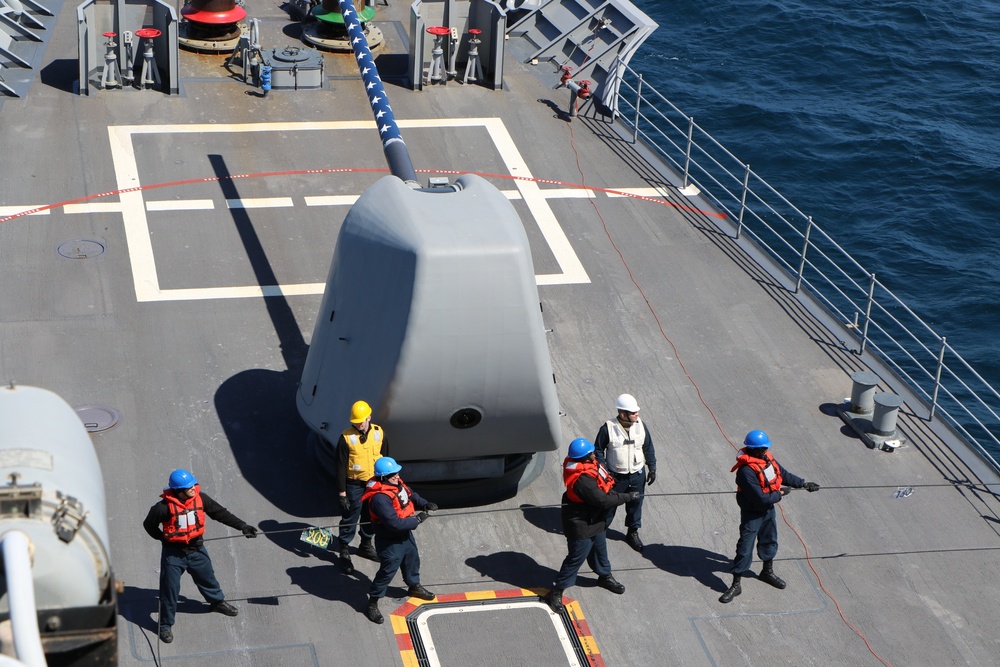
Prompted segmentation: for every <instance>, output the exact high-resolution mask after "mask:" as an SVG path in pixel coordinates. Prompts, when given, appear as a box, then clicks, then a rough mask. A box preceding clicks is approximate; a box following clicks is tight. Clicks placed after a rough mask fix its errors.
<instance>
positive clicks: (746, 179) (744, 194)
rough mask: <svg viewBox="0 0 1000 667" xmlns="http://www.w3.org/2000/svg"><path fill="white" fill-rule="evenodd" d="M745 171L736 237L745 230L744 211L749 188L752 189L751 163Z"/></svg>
mask: <svg viewBox="0 0 1000 667" xmlns="http://www.w3.org/2000/svg"><path fill="white" fill-rule="evenodd" d="M746 167H747V168H746V171H744V172H743V192H742V193H741V194H740V215H739V217H738V219H737V221H736V238H737V239H739V238H740V234H741V233H742V232H743V212H744V211H746V210H747V190H749V189H750V165H749V164H747V165H746Z"/></svg>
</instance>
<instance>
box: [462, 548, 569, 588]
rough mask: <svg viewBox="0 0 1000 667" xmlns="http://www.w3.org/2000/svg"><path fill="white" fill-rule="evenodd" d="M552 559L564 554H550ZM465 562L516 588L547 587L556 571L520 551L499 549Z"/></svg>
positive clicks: (489, 577) (485, 576)
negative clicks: (496, 551)
mask: <svg viewBox="0 0 1000 667" xmlns="http://www.w3.org/2000/svg"><path fill="white" fill-rule="evenodd" d="M550 555H551V557H552V558H553V559H554V560H558V561H560V562H561V561H562V558H563V557H564V556H565V555H566V554H550ZM465 564H466V565H468V566H469V567H471V568H473V569H474V570H476V571H477V572H479V574H481V575H483V577H484V578H486V579H492V580H493V581H496V582H499V583H502V584H509V585H511V586H515V587H517V588H549V587H550V586H552V581H553V579H555V576H556V571H555V570H553V569H552V568H550V567H545V566H544V565H540V564H539V563H538V562H537V561H536V560H535V559H534V558H532V557H531V556H529V555H528V554H525V553H521V552H520V551H500V552H498V553H492V554H486V555H483V556H473V557H472V558H467V559H466V560H465Z"/></svg>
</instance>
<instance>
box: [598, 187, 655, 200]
mask: <svg viewBox="0 0 1000 667" xmlns="http://www.w3.org/2000/svg"><path fill="white" fill-rule="evenodd" d="M614 189H615V192H608V193H606V194H607V195H608V196H609V197H627V196H628V195H639V196H640V197H663V198H664V199H666V198H667V190H666V188H656V187H653V188H614ZM620 193H626V194H620Z"/></svg>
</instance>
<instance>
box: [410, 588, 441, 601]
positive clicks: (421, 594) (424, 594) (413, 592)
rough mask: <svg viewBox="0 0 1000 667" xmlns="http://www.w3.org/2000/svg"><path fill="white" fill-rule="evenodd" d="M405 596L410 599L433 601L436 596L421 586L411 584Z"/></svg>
mask: <svg viewBox="0 0 1000 667" xmlns="http://www.w3.org/2000/svg"><path fill="white" fill-rule="evenodd" d="M406 594H407V595H409V596H410V597H414V598H420V599H421V600H433V599H434V598H435V597H436V596H435V595H434V594H433V593H431V592H430V591H429V590H427V589H426V588H424V587H423V586H421V585H420V584H413V585H412V586H410V587H409V588H408V589H407V590H406Z"/></svg>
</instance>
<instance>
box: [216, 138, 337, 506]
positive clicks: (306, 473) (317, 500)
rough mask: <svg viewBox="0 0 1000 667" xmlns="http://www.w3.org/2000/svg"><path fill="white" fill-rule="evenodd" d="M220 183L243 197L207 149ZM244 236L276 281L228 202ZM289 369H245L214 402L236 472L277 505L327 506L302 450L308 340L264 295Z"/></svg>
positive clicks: (250, 230) (244, 219) (268, 282)
mask: <svg viewBox="0 0 1000 667" xmlns="http://www.w3.org/2000/svg"><path fill="white" fill-rule="evenodd" d="M208 159H209V161H210V162H211V164H212V168H213V170H214V172H215V175H216V177H217V178H218V182H219V187H220V188H221V189H222V194H223V196H224V197H225V198H226V199H227V200H239V199H241V197H240V193H239V190H238V189H237V187H236V185H235V183H234V181H233V178H232V174H230V172H229V169H228V167H227V166H226V163H225V160H224V159H223V157H222V156H221V155H209V156H208ZM229 213H230V215H231V216H232V218H233V223H234V224H235V226H236V230H237V232H238V233H239V235H240V240H241V241H242V242H243V248H244V251H245V252H246V256H247V261H249V263H250V266H251V267H252V268H253V272H254V276H255V277H256V279H257V284H258V285H260V286H261V287H267V286H273V285H277V284H278V279H277V276H276V275H275V273H274V269H273V268H272V267H271V264H270V261H269V260H268V258H267V254H266V253H265V252H264V247H263V245H262V244H261V242H260V238H259V237H258V235H257V232H256V230H255V229H254V227H253V222H252V220H251V219H250V215H249V213H248V212H247V210H246V209H243V208H238V207H233V208H230V209H229ZM264 307H265V308H266V309H267V313H268V315H269V316H270V318H271V323H272V325H273V326H274V331H275V334H277V337H278V340H279V343H280V346H281V356H282V358H283V360H284V362H285V366H286V367H287V370H284V371H274V370H265V369H260V368H256V369H249V370H245V371H242V372H240V373H237V374H236V375H234V376H232V377H231V378H229V379H228V380H226V381H225V382H223V383H222V385H221V386H220V387H219V389H218V390H217V391H216V392H215V409H216V412H217V413H218V415H219V421H220V422H221V423H222V428H223V430H224V431H225V433H226V438H227V439H228V441H229V446H230V447H231V448H232V450H233V456H234V458H235V459H236V463H237V465H239V467H240V473H241V474H242V475H243V477H244V479H246V480H247V481H248V482H249V483H250V484H251V485H253V487H254V488H255V489H256V490H257V491H258V493H260V494H261V495H262V496H263V497H264V498H265V499H267V500H268V501H269V502H270V503H271V504H273V505H274V506H275V507H277V508H278V509H279V510H281V511H283V512H285V513H287V514H291V515H293V516H300V517H307V516H323V515H327V516H328V515H329V514H331V513H332V509H333V502H332V495H333V494H330V493H325V494H324V493H322V491H323V485H322V484H320V483H319V479H318V478H317V476H316V472H315V466H314V465H312V464H311V463H310V462H309V460H308V457H307V455H306V436H307V435H308V432H309V431H308V428H307V427H306V425H305V423H303V421H302V419H301V417H299V413H298V410H297V409H296V407H295V391H296V388H297V386H298V382H299V379H300V378H301V377H302V367H303V365H304V363H305V358H306V353H307V351H308V345H306V342H305V339H304V338H303V336H302V331H301V329H300V328H299V325H298V322H297V321H296V320H295V314H294V313H293V312H292V309H291V307H290V306H289V304H288V301H287V299H285V297H284V296H281V295H280V294H279V295H276V296H268V297H265V298H264Z"/></svg>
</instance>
